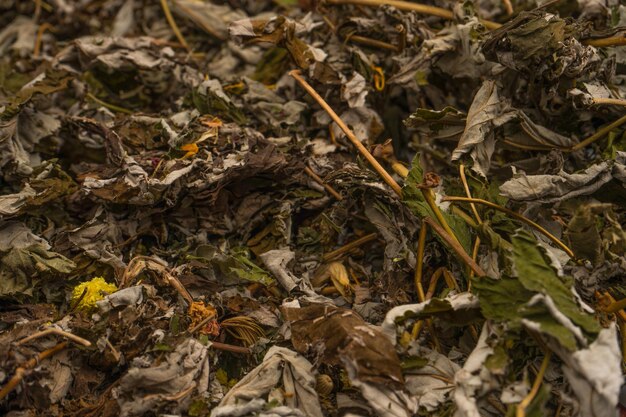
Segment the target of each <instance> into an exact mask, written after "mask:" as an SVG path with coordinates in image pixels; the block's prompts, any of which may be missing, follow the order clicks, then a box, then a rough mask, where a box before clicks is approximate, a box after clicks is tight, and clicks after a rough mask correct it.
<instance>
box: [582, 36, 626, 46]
mask: <svg viewBox="0 0 626 417" xmlns="http://www.w3.org/2000/svg"><path fill="white" fill-rule="evenodd" d="M583 44H585V45H589V46H595V47H596V48H606V47H610V46H623V45H626V34H622V35H621V36H611V37H608V38H598V39H586V40H584V41H583Z"/></svg>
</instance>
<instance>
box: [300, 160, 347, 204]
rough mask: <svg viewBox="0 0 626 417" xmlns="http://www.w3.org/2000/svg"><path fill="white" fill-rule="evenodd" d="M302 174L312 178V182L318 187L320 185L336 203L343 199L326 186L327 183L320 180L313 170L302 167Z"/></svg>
mask: <svg viewBox="0 0 626 417" xmlns="http://www.w3.org/2000/svg"><path fill="white" fill-rule="evenodd" d="M304 172H306V174H307V175H308V176H309V177H311V178H313V180H314V181H315V182H316V183H318V184H319V185H321V186H322V187H324V189H325V190H326V191H327V192H328V193H329V194H331V195H332V196H333V197H335V198H336V199H337V200H338V201H341V200H343V197H342V196H341V194H339V193H338V192H337V191H336V190H335V189H334V188H333V187H331V186H330V185H328V184H327V183H325V182H324V180H323V179H321V178H320V176H319V175H317V174H316V173H315V172H313V170H312V169H311V168H309V167H307V166H305V167H304Z"/></svg>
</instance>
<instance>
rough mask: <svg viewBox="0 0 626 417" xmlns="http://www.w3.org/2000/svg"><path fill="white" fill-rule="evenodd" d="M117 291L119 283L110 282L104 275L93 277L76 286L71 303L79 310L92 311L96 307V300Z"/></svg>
mask: <svg viewBox="0 0 626 417" xmlns="http://www.w3.org/2000/svg"><path fill="white" fill-rule="evenodd" d="M115 291H117V285H115V284H109V283H108V282H106V281H105V280H104V278H102V277H96V278H93V279H92V280H91V281H87V282H83V283H80V284H78V285H77V286H76V287H74V290H73V291H72V300H71V303H72V304H73V305H75V308H76V309H77V310H82V311H90V310H93V309H94V308H95V307H96V301H100V300H102V299H103V298H104V297H105V296H106V295H107V294H111V293H113V292H115Z"/></svg>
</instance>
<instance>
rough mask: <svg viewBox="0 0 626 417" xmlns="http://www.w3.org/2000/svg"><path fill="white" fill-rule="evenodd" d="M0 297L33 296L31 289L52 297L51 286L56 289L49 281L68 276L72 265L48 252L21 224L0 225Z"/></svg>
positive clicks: (57, 255) (38, 238)
mask: <svg viewBox="0 0 626 417" xmlns="http://www.w3.org/2000/svg"><path fill="white" fill-rule="evenodd" d="M0 242H2V243H0V283H1V284H0V297H6V296H14V297H19V296H24V295H28V296H34V295H35V289H41V288H39V287H40V282H41V281H42V280H44V282H46V285H47V286H50V287H51V288H44V289H43V290H44V292H45V293H46V294H47V295H48V296H51V295H52V287H54V286H57V287H58V284H57V285H55V284H54V283H53V282H52V281H49V280H50V278H52V277H55V276H59V275H62V274H69V273H70V272H72V271H73V269H74V268H75V266H76V265H75V264H74V262H72V261H70V260H69V259H67V258H66V257H65V256H63V255H61V254H59V253H56V252H53V251H51V250H50V244H49V243H48V242H47V241H45V240H44V239H43V238H41V237H39V236H37V235H35V234H34V233H32V232H31V230H30V229H29V228H28V227H26V226H25V225H24V224H23V223H20V222H17V221H7V222H4V223H3V224H2V225H0Z"/></svg>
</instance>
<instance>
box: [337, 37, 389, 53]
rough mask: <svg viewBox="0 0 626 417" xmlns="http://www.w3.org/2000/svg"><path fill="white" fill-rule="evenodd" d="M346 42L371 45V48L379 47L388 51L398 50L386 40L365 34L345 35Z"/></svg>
mask: <svg viewBox="0 0 626 417" xmlns="http://www.w3.org/2000/svg"><path fill="white" fill-rule="evenodd" d="M346 42H354V43H359V44H361V45H365V46H371V47H372V48H380V49H385V50H388V51H394V52H400V51H399V48H398V47H397V46H395V45H392V44H390V43H388V42H384V41H379V40H377V39H372V38H367V37H365V36H359V35H348V36H346Z"/></svg>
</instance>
